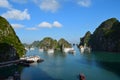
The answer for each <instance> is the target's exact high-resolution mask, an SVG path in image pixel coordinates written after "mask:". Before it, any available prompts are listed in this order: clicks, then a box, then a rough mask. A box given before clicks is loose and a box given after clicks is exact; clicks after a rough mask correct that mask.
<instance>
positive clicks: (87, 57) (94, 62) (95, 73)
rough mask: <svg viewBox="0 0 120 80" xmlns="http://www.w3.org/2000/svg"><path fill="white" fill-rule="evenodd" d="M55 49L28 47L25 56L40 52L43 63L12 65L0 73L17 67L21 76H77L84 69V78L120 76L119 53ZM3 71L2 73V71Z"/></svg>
mask: <svg viewBox="0 0 120 80" xmlns="http://www.w3.org/2000/svg"><path fill="white" fill-rule="evenodd" d="M75 50H76V53H75V54H74V55H73V54H69V53H61V52H55V53H54V54H48V53H46V52H40V51H39V49H35V50H34V51H28V52H27V54H26V55H27V56H30V55H39V56H40V57H41V58H43V59H44V62H42V63H33V64H31V66H30V67H20V66H15V67H12V68H10V69H8V68H7V69H8V70H7V69H0V76H3V74H4V75H6V76H8V75H9V76H10V73H11V74H12V73H14V71H16V70H18V71H19V72H20V73H21V80H79V78H78V75H79V74H80V73H83V74H84V75H85V77H86V80H120V54H118V53H116V54H115V53H106V52H92V53H91V54H89V53H85V54H83V53H80V51H79V49H77V48H76V47H75ZM2 72H4V73H2Z"/></svg>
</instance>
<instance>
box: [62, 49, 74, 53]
mask: <svg viewBox="0 0 120 80" xmlns="http://www.w3.org/2000/svg"><path fill="white" fill-rule="evenodd" d="M63 52H65V53H68V52H71V53H75V50H74V48H64V49H63Z"/></svg>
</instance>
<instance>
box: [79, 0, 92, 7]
mask: <svg viewBox="0 0 120 80" xmlns="http://www.w3.org/2000/svg"><path fill="white" fill-rule="evenodd" d="M78 4H79V5H80V6H83V7H89V6H90V5H91V0H78Z"/></svg>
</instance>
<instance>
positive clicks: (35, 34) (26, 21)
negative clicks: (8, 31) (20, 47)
mask: <svg viewBox="0 0 120 80" xmlns="http://www.w3.org/2000/svg"><path fill="white" fill-rule="evenodd" d="M0 16H2V17H4V18H6V19H7V20H8V22H9V23H10V24H11V25H12V27H13V28H14V30H15V32H16V34H17V36H18V37H19V39H20V40H21V42H22V43H32V42H33V41H36V40H42V39H43V38H44V37H52V38H54V39H57V40H59V39H60V38H64V39H66V40H68V41H69V42H71V43H78V42H79V41H80V37H83V36H84V35H85V33H86V32H87V31H90V32H91V33H93V32H94V31H95V29H96V28H97V27H98V26H99V25H100V24H101V23H102V22H103V21H105V20H107V19H109V18H113V17H114V18H117V19H118V20H120V0H0Z"/></svg>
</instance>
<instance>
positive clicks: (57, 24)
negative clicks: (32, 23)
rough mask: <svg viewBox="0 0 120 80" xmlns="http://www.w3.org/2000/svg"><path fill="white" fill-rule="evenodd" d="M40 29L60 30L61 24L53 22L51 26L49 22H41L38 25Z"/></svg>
mask: <svg viewBox="0 0 120 80" xmlns="http://www.w3.org/2000/svg"><path fill="white" fill-rule="evenodd" d="M38 27H40V28H52V27H57V28H60V27H62V24H61V23H59V22H58V21H54V22H53V23H52V24H51V23H49V22H42V23H40V24H39V25H38Z"/></svg>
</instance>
